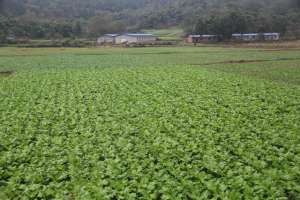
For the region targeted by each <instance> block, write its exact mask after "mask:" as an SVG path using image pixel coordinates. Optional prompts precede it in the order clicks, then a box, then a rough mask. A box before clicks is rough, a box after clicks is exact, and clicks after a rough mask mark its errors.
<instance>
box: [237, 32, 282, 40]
mask: <svg viewBox="0 0 300 200" xmlns="http://www.w3.org/2000/svg"><path fill="white" fill-rule="evenodd" d="M232 39H233V40H240V41H258V40H267V41H277V40H279V39H280V34H279V33H246V34H241V33H235V34H232Z"/></svg>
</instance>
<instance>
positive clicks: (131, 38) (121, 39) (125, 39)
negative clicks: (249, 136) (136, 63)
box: [115, 33, 157, 44]
mask: <svg viewBox="0 0 300 200" xmlns="http://www.w3.org/2000/svg"><path fill="white" fill-rule="evenodd" d="M156 40H157V38H156V37H155V36H154V35H152V34H147V33H127V34H123V35H119V36H117V37H116V40H115V42H116V44H132V43H149V42H155V41H156Z"/></svg>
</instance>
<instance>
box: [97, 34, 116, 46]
mask: <svg viewBox="0 0 300 200" xmlns="http://www.w3.org/2000/svg"><path fill="white" fill-rule="evenodd" d="M117 36H119V34H105V35H103V36H101V37H99V38H98V39H97V44H100V45H101V44H115V43H116V37H117Z"/></svg>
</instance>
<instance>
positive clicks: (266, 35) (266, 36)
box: [264, 33, 280, 41]
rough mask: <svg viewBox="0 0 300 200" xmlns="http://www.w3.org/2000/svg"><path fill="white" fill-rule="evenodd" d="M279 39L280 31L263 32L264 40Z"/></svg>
mask: <svg viewBox="0 0 300 200" xmlns="http://www.w3.org/2000/svg"><path fill="white" fill-rule="evenodd" d="M279 39H280V33H264V40H268V41H277V40H279Z"/></svg>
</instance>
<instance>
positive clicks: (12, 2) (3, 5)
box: [0, 0, 300, 35]
mask: <svg viewBox="0 0 300 200" xmlns="http://www.w3.org/2000/svg"><path fill="white" fill-rule="evenodd" d="M237 10H238V11H239V12H240V13H243V14H244V15H245V16H246V17H248V18H247V20H248V21H249V19H250V18H255V17H256V19H255V20H252V21H251V22H254V23H255V25H256V27H258V26H265V24H266V23H269V22H270V21H272V19H273V18H274V16H277V17H278V18H280V19H282V18H285V20H287V21H291V23H299V18H300V17H299V18H298V16H299V13H300V0H55V1H54V0H0V12H1V13H0V15H1V16H2V17H5V18H7V17H9V18H10V19H13V20H15V22H12V23H17V22H20V21H21V22H22V24H28V23H31V24H35V23H42V24H43V25H44V24H51V26H56V25H57V24H63V25H64V26H65V25H66V24H68V25H70V24H72V26H69V27H68V29H70V28H71V29H74V28H75V29H76V28H77V29H78V30H77V31H78V32H81V33H86V32H89V26H88V25H89V24H90V25H91V26H95V24H101V23H102V24H108V26H109V28H104V29H103V28H101V29H97V30H92V31H96V33H97V31H99V33H101V32H107V31H108V32H110V31H111V30H117V31H119V30H127V31H128V30H141V29H166V28H168V27H174V26H176V27H182V28H184V30H186V32H191V31H192V30H193V28H194V27H195V25H196V24H197V23H198V22H199V19H204V18H207V17H210V16H212V15H215V16H222V15H225V14H226V13H229V12H232V11H237ZM96 16H100V17H98V18H95V17H96ZM101 16H105V17H102V18H104V19H100V18H101ZM257 17H259V20H257ZM297 19H298V20H297ZM97 20H98V21H97ZM101 20H106V21H101ZM276 21H278V23H279V25H280V23H282V22H283V21H280V20H277V19H276ZM53 24H54V25H53ZM269 24H270V23H269ZM272 24H274V23H273V22H272ZM299 24H300V23H299ZM74 26H77V27H74ZM79 26H80V27H79ZM99 26H100V25H99ZM272 26H273V25H272ZM274 26H276V25H274ZM111 27H113V28H111ZM116 27H117V28H116ZM120 27H121V28H120ZM64 29H67V28H64ZM79 29H80V30H79ZM273 29H274V28H273ZM270 30H272V29H271V28H270ZM48 32H49V31H48ZM41 35H45V34H41Z"/></svg>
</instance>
